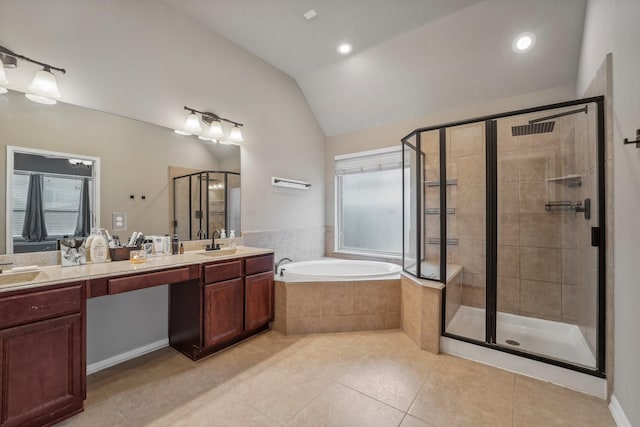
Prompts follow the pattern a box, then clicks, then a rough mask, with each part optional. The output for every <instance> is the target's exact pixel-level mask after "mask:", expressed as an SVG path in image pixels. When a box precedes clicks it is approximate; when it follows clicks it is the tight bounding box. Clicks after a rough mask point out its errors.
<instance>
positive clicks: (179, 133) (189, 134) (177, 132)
mask: <svg viewBox="0 0 640 427" xmlns="http://www.w3.org/2000/svg"><path fill="white" fill-rule="evenodd" d="M173 131H174V132H175V133H176V134H178V135H182V136H191V135H193V134H192V133H189V132H185V131H183V130H182V129H174V130H173Z"/></svg>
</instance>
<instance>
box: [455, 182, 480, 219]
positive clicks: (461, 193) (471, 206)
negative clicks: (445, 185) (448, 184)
mask: <svg viewBox="0 0 640 427" xmlns="http://www.w3.org/2000/svg"><path fill="white" fill-rule="evenodd" d="M456 207H457V209H458V210H459V211H460V212H459V214H463V215H466V214H482V213H484V212H485V211H486V204H485V186H484V185H465V186H458V188H457V197H456ZM456 214H458V212H457V211H456Z"/></svg>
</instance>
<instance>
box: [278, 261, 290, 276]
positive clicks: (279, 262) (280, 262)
mask: <svg viewBox="0 0 640 427" xmlns="http://www.w3.org/2000/svg"><path fill="white" fill-rule="evenodd" d="M283 262H293V260H292V259H291V258H280V259H279V260H278V262H276V265H275V268H274V273H275V274H278V267H280V264H282V263H283ZM280 275H281V276H282V270H280Z"/></svg>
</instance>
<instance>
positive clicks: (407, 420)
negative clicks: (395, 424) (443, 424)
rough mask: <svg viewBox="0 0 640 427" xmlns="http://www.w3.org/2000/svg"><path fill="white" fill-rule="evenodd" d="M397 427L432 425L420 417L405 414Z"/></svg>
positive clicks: (426, 426)
mask: <svg viewBox="0 0 640 427" xmlns="http://www.w3.org/2000/svg"><path fill="white" fill-rule="evenodd" d="M399 427H433V424H429V423H425V422H424V421H422V420H421V419H419V418H416V417H412V416H411V415H408V414H407V415H405V417H404V419H403V420H402V423H400V426H399Z"/></svg>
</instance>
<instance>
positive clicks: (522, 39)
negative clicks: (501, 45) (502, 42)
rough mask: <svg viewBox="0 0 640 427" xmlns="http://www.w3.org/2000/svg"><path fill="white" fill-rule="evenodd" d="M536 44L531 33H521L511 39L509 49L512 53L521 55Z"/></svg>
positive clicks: (534, 37)
mask: <svg viewBox="0 0 640 427" xmlns="http://www.w3.org/2000/svg"><path fill="white" fill-rule="evenodd" d="M535 44H536V36H535V34H533V33H522V34H518V36H517V37H516V38H515V39H513V43H512V44H511V48H512V49H513V50H514V52H517V53H523V52H527V51H529V50H531V49H532V48H533V46H534V45H535Z"/></svg>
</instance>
